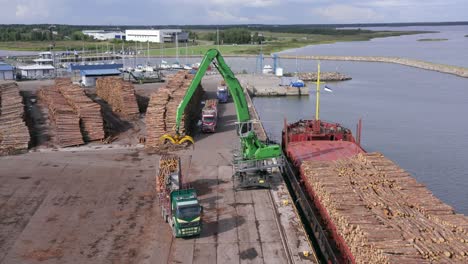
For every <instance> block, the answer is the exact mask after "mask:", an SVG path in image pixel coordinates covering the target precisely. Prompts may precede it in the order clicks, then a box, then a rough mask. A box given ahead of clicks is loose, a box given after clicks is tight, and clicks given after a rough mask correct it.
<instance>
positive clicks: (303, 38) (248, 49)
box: [0, 30, 421, 56]
mask: <svg viewBox="0 0 468 264" xmlns="http://www.w3.org/2000/svg"><path fill="white" fill-rule="evenodd" d="M210 32H211V33H212V31H207V30H206V31H197V34H198V35H199V37H203V34H208V33H210ZM261 33H263V35H264V37H265V39H266V40H267V41H265V42H264V44H263V45H262V46H261V47H260V45H221V46H220V47H219V48H220V50H221V52H222V53H223V54H225V55H246V54H252V55H253V54H258V53H259V52H260V50H262V51H263V53H264V54H266V55H268V54H271V53H274V52H279V51H282V50H286V49H293V48H299V47H304V46H307V45H314V44H324V43H334V42H340V41H367V40H370V39H372V38H379V37H390V36H400V35H407V34H417V33H421V32H414V31H413V32H407V31H376V32H362V33H360V34H354V35H319V34H297V33H278V32H261ZM49 46H50V43H49V42H40V41H21V42H20V41H18V42H0V49H3V50H23V51H45V50H48V49H49ZM122 48H124V49H128V48H130V49H132V50H133V49H138V50H141V53H140V54H144V55H146V50H147V49H148V46H147V43H128V42H126V43H124V44H122V43H112V42H106V41H88V42H84V41H57V42H56V45H55V50H75V49H76V50H78V51H81V50H83V49H84V50H87V51H97V52H105V51H113V50H115V51H116V52H117V51H120V50H121V49H122ZM210 48H217V46H216V45H212V42H210V41H206V40H197V42H196V43H193V42H192V41H191V42H189V43H187V49H186V47H185V44H184V43H181V44H179V55H180V56H185V55H186V54H187V55H202V54H204V53H205V52H206V51H207V50H208V49H210ZM149 49H150V55H151V56H175V55H176V49H175V44H174V43H164V44H160V43H150V44H149Z"/></svg>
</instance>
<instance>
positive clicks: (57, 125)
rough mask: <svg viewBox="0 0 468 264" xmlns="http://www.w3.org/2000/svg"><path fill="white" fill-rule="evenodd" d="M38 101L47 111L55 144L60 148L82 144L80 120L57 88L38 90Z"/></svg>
mask: <svg viewBox="0 0 468 264" xmlns="http://www.w3.org/2000/svg"><path fill="white" fill-rule="evenodd" d="M39 99H40V100H41V101H42V102H44V103H45V104H46V105H47V108H48V109H49V119H50V121H51V123H52V124H53V126H54V132H55V138H56V141H57V144H58V145H59V146H61V147H70V146H78V145H82V144H84V142H83V136H82V135H81V131H80V119H79V117H78V115H77V114H76V113H75V111H74V110H73V108H72V107H71V106H70V105H69V104H68V102H67V100H66V99H65V97H64V96H63V95H62V94H61V93H60V92H59V90H58V89H57V87H45V88H42V89H40V90H39Z"/></svg>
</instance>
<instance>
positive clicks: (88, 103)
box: [55, 78, 105, 141]
mask: <svg viewBox="0 0 468 264" xmlns="http://www.w3.org/2000/svg"><path fill="white" fill-rule="evenodd" d="M55 86H56V87H57V89H58V90H59V91H60V93H61V94H62V95H63V96H64V97H65V99H66V100H67V102H68V104H69V105H70V106H71V107H72V108H73V110H74V111H75V113H76V114H77V115H78V116H79V118H80V119H81V128H82V132H83V137H84V139H85V140H86V141H95V140H102V139H104V136H105V135H104V121H103V117H102V112H101V106H100V105H99V104H97V103H95V102H93V101H92V100H91V99H90V98H89V97H88V96H86V94H85V93H84V91H83V89H82V88H81V87H79V86H78V85H75V84H72V83H71V80H70V79H64V78H57V79H55Z"/></svg>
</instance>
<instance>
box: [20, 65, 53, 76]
mask: <svg viewBox="0 0 468 264" xmlns="http://www.w3.org/2000/svg"><path fill="white" fill-rule="evenodd" d="M18 70H19V73H20V74H21V78H25V79H42V78H52V77H53V76H54V74H55V68H54V66H52V65H40V64H35V65H26V66H18Z"/></svg>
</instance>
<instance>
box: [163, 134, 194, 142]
mask: <svg viewBox="0 0 468 264" xmlns="http://www.w3.org/2000/svg"><path fill="white" fill-rule="evenodd" d="M161 141H162V142H166V141H168V142H170V143H172V144H174V145H180V144H183V143H185V142H189V143H192V145H195V141H194V140H193V138H192V137H191V136H187V135H185V136H180V135H174V136H172V135H170V134H164V135H163V136H162V137H161Z"/></svg>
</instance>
